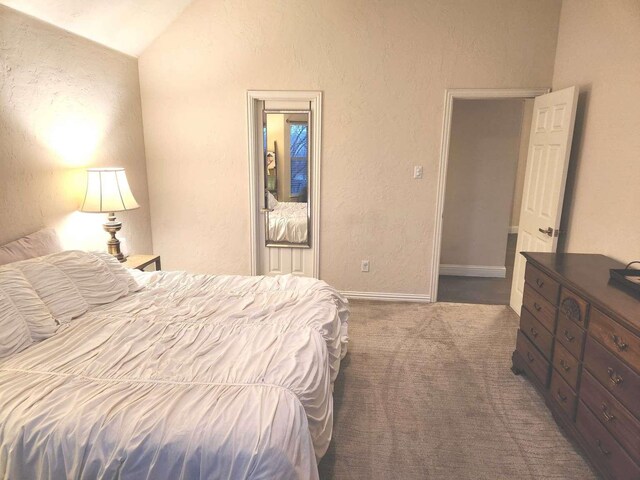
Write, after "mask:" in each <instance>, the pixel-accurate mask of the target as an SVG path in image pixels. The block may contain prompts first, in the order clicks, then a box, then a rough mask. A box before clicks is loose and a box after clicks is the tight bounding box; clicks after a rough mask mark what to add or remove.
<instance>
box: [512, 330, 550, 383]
mask: <svg viewBox="0 0 640 480" xmlns="http://www.w3.org/2000/svg"><path fill="white" fill-rule="evenodd" d="M516 350H517V351H518V353H519V354H520V355H521V356H522V358H523V359H524V361H525V363H526V364H527V367H528V368H529V370H530V371H531V373H532V374H533V376H534V377H536V379H537V380H538V381H539V382H540V383H541V384H542V386H543V387H545V388H546V386H547V383H548V381H549V368H550V367H549V362H548V361H547V360H546V359H545V358H544V357H543V356H542V354H541V353H540V352H539V351H538V349H537V348H536V347H535V346H534V345H533V343H531V342H530V341H529V339H528V338H527V337H526V335H525V334H524V333H522V331H521V330H518V340H517V342H516Z"/></svg>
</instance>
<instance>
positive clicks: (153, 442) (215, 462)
mask: <svg viewBox="0 0 640 480" xmlns="http://www.w3.org/2000/svg"><path fill="white" fill-rule="evenodd" d="M144 279H145V281H147V282H148V286H146V287H145V288H144V289H142V290H141V291H140V292H138V293H134V294H130V295H129V296H127V297H124V298H122V299H120V300H117V301H115V302H112V303H110V304H107V305H105V306H101V307H94V308H92V309H90V310H89V311H88V312H87V313H85V314H84V315H82V316H80V317H79V318H76V319H75V320H72V321H71V323H70V324H68V325H63V326H62V327H61V328H60V331H58V333H56V334H55V335H54V336H53V337H51V338H49V339H48V340H45V341H43V342H41V343H39V344H36V345H34V346H32V347H30V348H29V349H27V350H25V351H23V352H21V353H19V354H17V355H15V356H13V357H11V358H10V359H8V360H5V361H4V362H2V363H0V477H1V478H5V479H23V478H24V479H36V478H37V479H63V478H77V479H96V478H130V479H145V478H146V479H212V478H215V479H218V478H227V479H244V478H251V479H288V478H292V479H293V478H305V479H306V478H317V476H318V473H317V460H318V459H319V458H320V457H322V455H323V454H324V453H325V451H326V449H327V447H328V445H329V441H330V439H331V431H332V421H333V419H332V386H333V380H335V377H336V375H337V373H338V368H339V365H340V359H341V357H342V356H343V355H344V354H345V352H346V350H345V347H346V341H347V336H346V333H347V332H346V329H347V317H348V310H347V306H346V301H345V300H344V299H343V297H341V296H340V295H339V294H338V293H337V292H336V291H335V290H333V289H332V288H330V287H329V286H328V285H326V284H325V283H324V282H320V281H317V280H313V279H306V278H295V277H290V276H286V277H273V278H265V277H238V276H205V275H189V274H185V273H153V274H147V275H146V276H145V277H144Z"/></svg>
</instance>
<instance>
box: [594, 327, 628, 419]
mask: <svg viewBox="0 0 640 480" xmlns="http://www.w3.org/2000/svg"><path fill="white" fill-rule="evenodd" d="M584 368H586V369H587V370H589V372H591V374H592V375H593V376H594V377H596V379H597V380H598V381H599V382H600V384H601V385H602V386H604V387H605V388H606V389H607V390H608V391H610V392H611V393H612V394H613V396H614V397H616V398H617V399H618V400H620V402H621V403H622V404H623V405H624V406H625V407H627V408H628V409H629V411H630V412H631V413H633V414H634V415H635V416H636V417H638V416H640V375H638V374H637V373H635V372H634V371H633V370H631V369H630V368H629V367H627V366H626V365H625V364H624V363H622V361H621V360H619V359H618V358H617V357H615V356H614V355H613V354H612V353H610V352H609V351H608V350H607V349H605V348H604V347H603V346H602V345H600V344H599V343H598V342H596V341H595V340H594V339H593V338H591V337H589V338H587V345H586V347H585V351H584Z"/></svg>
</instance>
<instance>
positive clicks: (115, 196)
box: [80, 168, 140, 262]
mask: <svg viewBox="0 0 640 480" xmlns="http://www.w3.org/2000/svg"><path fill="white" fill-rule="evenodd" d="M139 207H140V205H138V202H136V199H135V198H133V194H132V193H131V188H130V187H129V182H127V175H126V174H125V173H124V168H89V169H87V191H86V193H85V194H84V200H83V202H82V206H81V207H80V211H82V212H93V213H107V219H108V221H107V222H106V223H105V224H104V225H103V227H104V229H105V230H106V231H107V232H109V234H110V235H111V238H110V239H109V241H108V242H107V250H108V252H109V253H110V254H111V255H113V256H114V257H116V258H117V259H118V260H119V261H120V262H124V261H125V258H124V255H122V252H121V251H120V240H118V239H117V238H116V232H117V231H119V230H120V229H121V228H122V222H116V216H115V213H114V212H123V211H125V210H133V209H136V208H139Z"/></svg>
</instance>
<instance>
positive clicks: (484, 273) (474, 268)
mask: <svg viewBox="0 0 640 480" xmlns="http://www.w3.org/2000/svg"><path fill="white" fill-rule="evenodd" d="M440 275H448V276H456V277H491V278H505V277H506V276H507V269H506V267H504V266H502V267H491V266H486V265H440Z"/></svg>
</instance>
